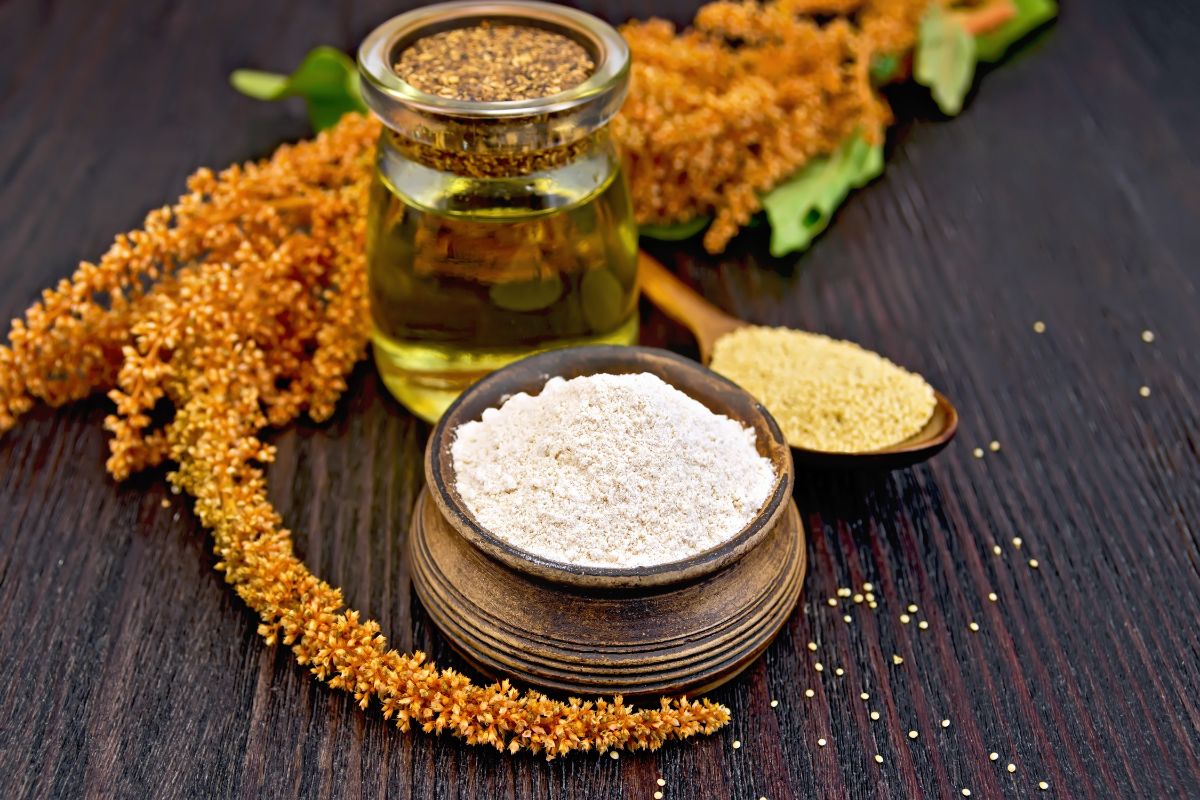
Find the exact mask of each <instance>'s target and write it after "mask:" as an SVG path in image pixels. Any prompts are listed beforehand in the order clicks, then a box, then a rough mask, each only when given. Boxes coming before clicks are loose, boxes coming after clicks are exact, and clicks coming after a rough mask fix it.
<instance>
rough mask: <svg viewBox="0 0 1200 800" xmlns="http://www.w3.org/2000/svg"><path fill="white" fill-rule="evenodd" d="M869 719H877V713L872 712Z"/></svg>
mask: <svg viewBox="0 0 1200 800" xmlns="http://www.w3.org/2000/svg"><path fill="white" fill-rule="evenodd" d="M871 719H879V712H878V711H872V712H871Z"/></svg>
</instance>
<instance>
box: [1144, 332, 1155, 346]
mask: <svg viewBox="0 0 1200 800" xmlns="http://www.w3.org/2000/svg"><path fill="white" fill-rule="evenodd" d="M1142 341H1143V342H1145V343H1146V344H1150V343H1151V342H1153V341H1154V331H1142Z"/></svg>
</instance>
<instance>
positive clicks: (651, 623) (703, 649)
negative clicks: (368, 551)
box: [409, 347, 805, 695]
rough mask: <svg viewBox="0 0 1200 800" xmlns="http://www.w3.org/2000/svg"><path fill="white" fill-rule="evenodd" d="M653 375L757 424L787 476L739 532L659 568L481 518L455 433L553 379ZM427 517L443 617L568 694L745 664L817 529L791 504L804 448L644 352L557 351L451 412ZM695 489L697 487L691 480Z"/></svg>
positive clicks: (707, 381) (524, 676)
mask: <svg viewBox="0 0 1200 800" xmlns="http://www.w3.org/2000/svg"><path fill="white" fill-rule="evenodd" d="M638 372H648V373H651V374H653V375H656V376H658V377H659V378H661V379H662V380H663V381H665V382H666V383H668V384H671V385H672V386H674V387H676V388H677V389H679V390H681V391H683V392H684V393H686V394H688V395H689V396H691V397H692V398H694V399H696V400H697V401H699V402H700V403H702V404H704V405H705V406H707V407H708V408H709V409H710V410H712V411H713V412H715V413H718V414H724V415H726V416H728V417H730V418H732V419H735V420H738V421H739V422H741V423H742V424H744V425H747V426H750V427H753V428H754V430H755V433H756V441H757V444H758V448H759V452H760V453H761V454H762V455H763V456H765V457H766V458H768V459H770V461H771V463H772V465H773V467H774V469H775V474H776V482H775V486H774V488H773V490H772V493H771V495H770V497H769V499H768V500H767V502H766V503H765V504H764V506H763V508H762V509H761V510H760V511H759V513H758V515H757V516H756V517H755V519H754V520H753V521H751V523H750V524H749V525H747V526H746V527H745V528H744V529H743V530H742V531H740V532H739V533H738V534H737V535H736V536H734V537H733V538H731V539H730V540H729V541H727V542H725V543H723V544H721V545H719V546H717V547H714V548H712V549H710V550H707V551H704V552H702V553H699V554H697V555H694V556H692V557H690V558H687V559H684V560H681V561H677V562H672V563H669V564H661V565H655V566H647V567H631V568H595V567H581V566H578V565H574V564H568V563H562V562H555V561H551V560H548V559H545V558H542V557H540V556H537V555H534V554H531V553H528V552H526V551H524V550H521V549H518V548H516V547H513V546H512V545H510V544H508V543H507V542H505V541H503V540H502V539H500V538H499V537H497V536H496V535H495V534H493V533H492V532H491V531H489V530H487V529H486V528H484V527H483V526H482V525H480V524H479V523H478V522H477V521H476V520H475V518H474V517H473V516H472V514H471V513H470V511H469V510H468V509H467V508H466V505H465V503H464V502H463V501H462V498H461V497H459V495H458V493H457V491H456V490H455V488H454V487H455V475H454V463H453V458H452V457H451V454H450V446H451V443H452V442H453V436H454V431H455V430H456V429H457V428H458V426H459V425H461V424H464V423H466V422H469V421H472V420H477V419H479V418H480V417H481V416H482V414H483V412H484V410H486V409H488V408H494V407H497V406H499V405H501V404H502V403H503V401H504V400H505V399H506V398H508V397H509V396H511V395H514V394H517V393H519V392H526V393H529V394H537V393H538V392H539V391H541V389H542V387H543V386H544V385H545V383H546V381H547V380H549V379H550V378H552V377H556V376H560V377H563V378H568V379H569V378H574V377H578V376H582V375H592V374H597V373H611V374H622V373H638ZM425 474H426V478H427V485H426V489H425V491H424V492H423V493H422V496H421V498H420V499H419V501H418V505H417V509H416V512H415V513H414V515H413V526H412V531H411V533H410V537H409V552H410V556H411V564H412V571H413V583H414V586H415V588H416V590H417V593H418V596H419V597H420V598H421V601H422V603H423V604H424V605H425V608H426V610H427V611H428V612H429V614H430V616H431V617H432V618H433V620H434V622H435V623H436V624H437V626H438V627H439V628H440V629H441V630H442V632H443V633H444V634H445V635H446V636H447V637H448V639H449V640H450V642H451V643H452V644H453V645H454V647H455V648H456V649H457V650H458V651H459V652H460V653H462V654H463V655H464V656H465V657H467V658H468V660H470V661H472V662H473V663H474V664H476V665H477V666H478V667H479V668H481V669H482V670H483V671H485V672H487V673H490V674H494V675H498V676H499V675H511V676H515V677H517V678H519V679H521V680H523V681H525V682H527V683H531V684H535V685H539V686H542V687H545V688H549V689H554V690H559V691H563V692H568V693H621V694H627V695H637V694H658V693H674V692H681V691H698V690H704V689H707V688H711V687H712V686H715V685H717V684H719V683H722V682H724V681H725V680H728V679H729V678H731V677H733V676H734V675H736V674H737V673H738V672H740V671H741V670H742V669H743V668H744V667H745V666H746V665H747V664H749V663H750V662H751V661H752V660H753V659H754V658H755V657H757V655H758V654H759V653H761V652H762V650H763V649H765V648H766V646H767V644H769V643H770V641H771V639H772V638H773V637H774V636H775V634H776V633H777V632H778V630H779V628H780V627H781V626H782V625H783V623H784V622H785V621H786V620H787V617H788V616H789V615H790V613H791V610H792V608H793V607H794V606H795V603H796V599H797V598H798V596H799V593H800V586H801V583H802V582H803V577H804V571H805V554H804V534H803V528H802V527H801V525H800V521H799V516H798V514H797V513H796V509H795V504H794V503H793V502H792V498H791V492H792V486H793V481H794V471H793V466H792V456H791V450H790V448H789V447H788V445H787V442H786V441H784V439H783V435H782V434H781V433H780V431H779V428H778V426H777V425H776V424H775V421H774V420H773V419H772V418H771V416H770V415H769V414H768V413H767V412H766V410H765V409H764V408H763V407H762V406H761V405H760V404H759V403H758V402H757V401H755V400H754V398H752V397H751V396H750V395H749V394H747V393H746V392H745V391H744V390H742V389H741V388H739V387H738V386H736V385H735V384H733V383H731V382H730V381H728V380H726V379H724V378H722V377H720V376H719V375H717V374H716V373H714V372H712V371H710V370H708V369H706V368H704V367H702V366H700V365H699V364H697V363H696V362H694V361H691V360H689V359H686V358H682V357H681V356H677V355H675V354H673V353H669V352H666V351H663V350H654V349H650V348H643V347H581V348H570V349H563V350H554V351H550V352H547V353H543V354H540V355H536V356H532V357H530V358H527V359H524V360H522V361H519V362H516V363H514V364H512V365H510V366H508V367H505V368H504V369H501V370H499V371H497V372H495V373H493V374H492V375H490V376H488V377H487V378H484V379H483V380H481V381H480V382H479V383H477V384H475V385H474V386H472V387H471V388H470V389H468V390H467V391H466V392H464V393H463V395H462V396H461V397H460V398H459V399H458V400H457V401H456V402H455V403H454V405H452V406H451V407H450V408H449V409H448V410H447V411H446V413H445V414H444V415H443V416H442V419H441V421H440V422H439V423H438V425H437V426H436V428H435V429H434V431H433V434H432V436H431V437H430V440H429V444H428V447H427V449H426V455H425ZM679 490H680V491H687V490H688V488H687V487H679Z"/></svg>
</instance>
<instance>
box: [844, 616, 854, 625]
mask: <svg viewBox="0 0 1200 800" xmlns="http://www.w3.org/2000/svg"><path fill="white" fill-rule="evenodd" d="M852 621H853V620H851V619H850V615H849V614H845V615H844V616H843V617H842V622H844V623H846V624H847V625H849V624H850V623H851V622H852Z"/></svg>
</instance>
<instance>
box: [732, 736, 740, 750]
mask: <svg viewBox="0 0 1200 800" xmlns="http://www.w3.org/2000/svg"><path fill="white" fill-rule="evenodd" d="M733 749H734V750H741V749H742V743H741V741H740V740H738V739H734V740H733Z"/></svg>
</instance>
